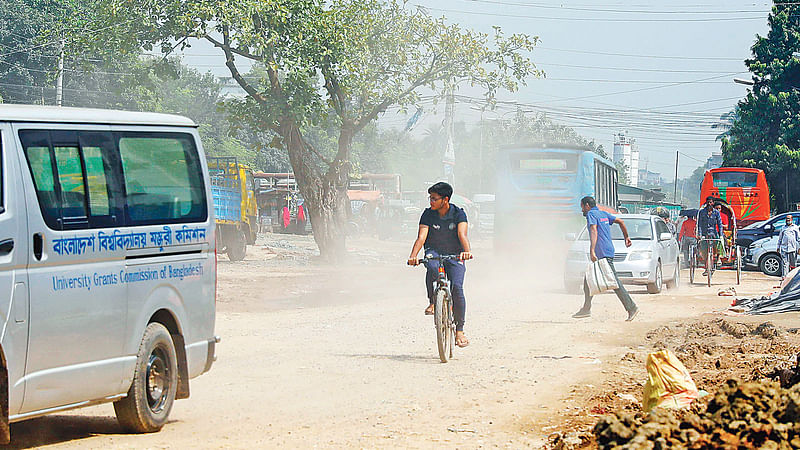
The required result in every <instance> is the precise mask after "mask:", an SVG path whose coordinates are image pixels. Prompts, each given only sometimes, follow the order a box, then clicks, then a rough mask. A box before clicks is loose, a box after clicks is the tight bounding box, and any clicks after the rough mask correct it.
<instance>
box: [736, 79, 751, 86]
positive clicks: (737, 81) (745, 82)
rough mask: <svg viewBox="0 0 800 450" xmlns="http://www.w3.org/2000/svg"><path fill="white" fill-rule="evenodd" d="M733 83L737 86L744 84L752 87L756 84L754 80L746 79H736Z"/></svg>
mask: <svg viewBox="0 0 800 450" xmlns="http://www.w3.org/2000/svg"><path fill="white" fill-rule="evenodd" d="M733 82H734V83H736V84H743V85H745V86H752V85H754V84H755V82H754V81H753V80H745V79H744V78H734V79H733Z"/></svg>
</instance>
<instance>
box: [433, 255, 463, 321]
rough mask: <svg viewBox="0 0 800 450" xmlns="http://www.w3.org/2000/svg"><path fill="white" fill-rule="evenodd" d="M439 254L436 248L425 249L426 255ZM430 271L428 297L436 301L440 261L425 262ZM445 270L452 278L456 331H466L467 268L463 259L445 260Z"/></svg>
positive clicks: (451, 286)
mask: <svg viewBox="0 0 800 450" xmlns="http://www.w3.org/2000/svg"><path fill="white" fill-rule="evenodd" d="M427 255H433V256H439V254H438V253H437V252H436V251H435V250H425V256H427ZM425 267H427V268H428V272H427V273H426V274H425V286H426V287H427V288H428V299H429V300H430V302H431V303H433V302H434V297H433V288H434V286H435V284H436V278H437V277H438V276H439V262H438V261H429V262H428V263H426V264H425ZM444 271H445V273H447V278H448V279H450V294H451V295H452V296H453V316H454V319H455V321H456V331H464V315H465V313H466V310H467V302H466V300H465V299H464V273H465V272H466V271H467V268H466V267H465V266H464V262H463V261H450V260H448V261H445V262H444Z"/></svg>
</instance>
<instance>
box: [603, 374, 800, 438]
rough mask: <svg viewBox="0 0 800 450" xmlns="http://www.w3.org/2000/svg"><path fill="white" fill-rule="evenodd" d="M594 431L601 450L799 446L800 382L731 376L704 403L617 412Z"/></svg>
mask: <svg viewBox="0 0 800 450" xmlns="http://www.w3.org/2000/svg"><path fill="white" fill-rule="evenodd" d="M594 434H595V437H596V439H597V444H598V445H599V446H600V448H673V447H685V448H742V447H746V448H753V447H755V448H776V449H777V448H800V385H796V386H794V387H792V388H790V389H784V388H782V387H780V386H779V385H778V384H777V383H775V382H771V381H763V382H748V383H739V382H736V381H733V380H730V381H727V382H726V383H725V384H724V385H723V386H722V387H721V388H720V389H719V390H718V391H717V393H716V394H715V395H714V397H713V398H712V399H711V400H710V401H709V402H708V404H707V405H697V406H696V407H695V408H694V410H691V411H667V410H662V409H657V410H656V411H654V412H653V413H651V414H644V413H637V414H630V413H617V414H615V415H612V416H607V417H605V418H603V419H602V420H600V422H598V423H597V425H595V427H594Z"/></svg>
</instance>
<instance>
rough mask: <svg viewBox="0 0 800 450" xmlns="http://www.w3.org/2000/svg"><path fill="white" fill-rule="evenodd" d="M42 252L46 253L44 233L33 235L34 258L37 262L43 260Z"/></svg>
mask: <svg viewBox="0 0 800 450" xmlns="http://www.w3.org/2000/svg"><path fill="white" fill-rule="evenodd" d="M42 251H44V237H43V236H42V233H33V256H34V258H36V260H37V261H41V260H42Z"/></svg>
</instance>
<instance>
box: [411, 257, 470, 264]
mask: <svg viewBox="0 0 800 450" xmlns="http://www.w3.org/2000/svg"><path fill="white" fill-rule="evenodd" d="M452 260H456V261H460V260H461V255H439V256H433V255H430V256H427V257H425V258H420V259H418V260H417V261H418V262H419V264H425V263H427V262H430V261H439V262H442V261H452Z"/></svg>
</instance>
